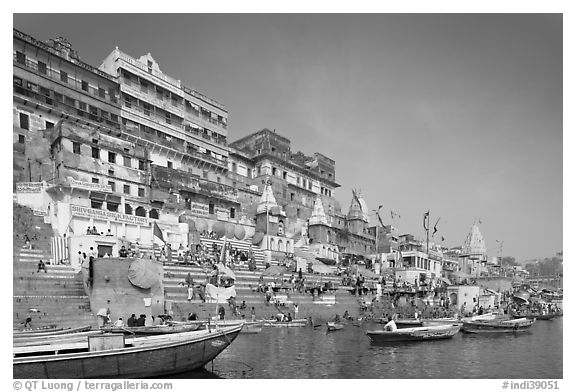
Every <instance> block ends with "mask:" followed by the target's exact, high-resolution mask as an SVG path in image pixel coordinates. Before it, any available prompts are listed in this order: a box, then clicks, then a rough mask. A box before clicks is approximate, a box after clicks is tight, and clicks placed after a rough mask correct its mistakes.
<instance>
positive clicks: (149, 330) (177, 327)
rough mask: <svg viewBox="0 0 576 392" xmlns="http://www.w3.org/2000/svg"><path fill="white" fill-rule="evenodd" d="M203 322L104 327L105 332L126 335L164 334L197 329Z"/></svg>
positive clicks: (102, 329)
mask: <svg viewBox="0 0 576 392" xmlns="http://www.w3.org/2000/svg"><path fill="white" fill-rule="evenodd" d="M200 326H201V324H188V323H187V324H172V325H153V326H152V325H150V326H142V327H102V328H100V330H101V331H103V332H108V333H123V334H125V335H164V334H168V333H180V332H189V331H196V330H197V329H199V328H200Z"/></svg>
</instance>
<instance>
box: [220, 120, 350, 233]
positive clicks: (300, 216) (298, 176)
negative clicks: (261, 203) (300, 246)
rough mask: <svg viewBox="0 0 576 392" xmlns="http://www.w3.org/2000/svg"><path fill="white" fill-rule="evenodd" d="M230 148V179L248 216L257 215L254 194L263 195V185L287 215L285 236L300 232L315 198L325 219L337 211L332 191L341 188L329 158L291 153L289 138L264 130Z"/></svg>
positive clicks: (338, 209) (244, 138) (333, 163)
mask: <svg viewBox="0 0 576 392" xmlns="http://www.w3.org/2000/svg"><path fill="white" fill-rule="evenodd" d="M229 147H230V156H229V159H230V163H229V173H230V174H229V177H230V178H231V179H232V181H234V182H236V188H237V189H238V192H239V195H240V194H241V195H242V196H241V197H242V199H243V201H244V202H245V204H244V205H243V211H246V213H247V214H249V215H253V214H254V213H255V212H256V202H257V201H258V199H257V198H256V195H254V194H253V193H254V192H262V191H263V189H264V187H265V185H266V183H270V184H271V188H272V191H273V193H274V195H275V198H276V202H277V203H278V205H279V206H280V207H281V208H282V209H283V211H284V212H285V214H286V223H285V231H286V233H287V234H288V235H294V234H295V233H298V234H300V233H301V231H302V227H305V226H306V221H307V220H308V219H309V218H310V217H311V215H312V211H313V208H314V201H315V200H316V197H317V196H320V197H321V199H322V203H323V206H324V210H325V211H327V215H328V216H330V217H332V215H336V214H337V213H339V212H340V205H339V204H338V202H337V201H336V199H335V198H334V190H335V189H336V188H338V187H339V186H340V185H339V184H338V183H336V173H335V162H334V161H333V160H332V159H330V158H328V157H326V156H324V155H322V154H320V153H314V155H313V156H307V155H305V154H304V153H302V152H297V153H293V152H292V151H291V146H290V140H289V139H287V138H285V137H283V136H281V135H279V134H277V133H276V132H275V131H270V130H269V129H266V128H265V129H262V130H260V131H258V132H255V133H252V134H250V135H248V136H245V137H243V138H240V139H238V140H236V141H234V142H232V143H230V145H229Z"/></svg>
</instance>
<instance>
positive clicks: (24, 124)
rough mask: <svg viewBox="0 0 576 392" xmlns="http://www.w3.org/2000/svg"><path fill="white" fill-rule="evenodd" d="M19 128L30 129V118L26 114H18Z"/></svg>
mask: <svg viewBox="0 0 576 392" xmlns="http://www.w3.org/2000/svg"><path fill="white" fill-rule="evenodd" d="M20 128H22V129H30V117H28V115H27V114H24V113H20Z"/></svg>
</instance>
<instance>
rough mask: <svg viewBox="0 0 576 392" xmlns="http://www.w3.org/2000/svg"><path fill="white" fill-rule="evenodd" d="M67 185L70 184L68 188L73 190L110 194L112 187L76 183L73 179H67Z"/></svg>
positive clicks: (81, 182) (90, 183)
mask: <svg viewBox="0 0 576 392" xmlns="http://www.w3.org/2000/svg"><path fill="white" fill-rule="evenodd" d="M68 184H70V186H71V187H74V188H82V189H88V190H90V191H99V192H112V186H110V185H104V184H94V183H92V182H86V181H78V180H75V179H73V178H72V177H68Z"/></svg>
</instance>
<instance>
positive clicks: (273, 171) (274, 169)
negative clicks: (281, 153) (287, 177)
mask: <svg viewBox="0 0 576 392" xmlns="http://www.w3.org/2000/svg"><path fill="white" fill-rule="evenodd" d="M272 175H273V176H275V175H276V168H275V167H273V168H272Z"/></svg>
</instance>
